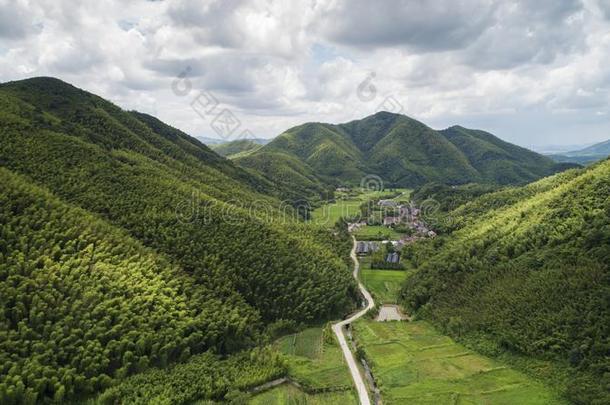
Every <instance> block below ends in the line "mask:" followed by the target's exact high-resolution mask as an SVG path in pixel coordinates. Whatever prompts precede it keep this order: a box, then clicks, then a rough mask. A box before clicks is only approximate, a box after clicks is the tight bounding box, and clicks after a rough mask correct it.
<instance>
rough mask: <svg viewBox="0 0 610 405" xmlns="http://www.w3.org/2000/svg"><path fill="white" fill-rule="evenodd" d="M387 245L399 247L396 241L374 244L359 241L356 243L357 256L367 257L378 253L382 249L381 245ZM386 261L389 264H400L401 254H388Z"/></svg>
mask: <svg viewBox="0 0 610 405" xmlns="http://www.w3.org/2000/svg"><path fill="white" fill-rule="evenodd" d="M385 243H391V244H392V245H394V246H397V242H395V241H384V242H373V241H359V242H358V243H356V254H357V255H358V256H367V255H370V254H373V253H375V252H378V251H379V250H380V249H381V245H382V244H385ZM385 261H386V262H387V263H395V264H398V263H400V253H398V252H392V253H388V254H386V256H385Z"/></svg>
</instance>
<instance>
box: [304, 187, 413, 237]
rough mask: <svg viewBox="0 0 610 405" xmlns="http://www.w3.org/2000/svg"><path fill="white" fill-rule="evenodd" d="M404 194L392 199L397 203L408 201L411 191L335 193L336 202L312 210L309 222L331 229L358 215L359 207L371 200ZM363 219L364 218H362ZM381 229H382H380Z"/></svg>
mask: <svg viewBox="0 0 610 405" xmlns="http://www.w3.org/2000/svg"><path fill="white" fill-rule="evenodd" d="M399 192H401V193H405V194H403V195H399V196H397V197H394V199H395V200H397V201H399V200H400V201H403V200H408V199H409V196H410V194H411V190H407V189H396V190H393V191H387V190H384V191H368V192H351V193H349V194H346V193H337V195H336V201H335V202H333V203H330V204H325V205H322V206H321V207H318V208H316V209H315V210H313V212H312V214H311V221H312V222H313V223H314V224H316V225H323V226H329V227H332V226H333V225H334V224H335V223H336V222H337V221H338V220H339V219H340V218H342V217H352V216H355V215H359V214H360V205H362V203H365V202H367V201H370V200H373V199H382V198H387V197H392V196H394V195H395V194H396V193H399ZM363 219H365V218H363ZM380 228H383V227H380Z"/></svg>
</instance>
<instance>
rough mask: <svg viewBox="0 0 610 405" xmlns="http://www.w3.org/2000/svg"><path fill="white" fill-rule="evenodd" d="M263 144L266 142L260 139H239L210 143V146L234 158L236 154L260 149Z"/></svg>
mask: <svg viewBox="0 0 610 405" xmlns="http://www.w3.org/2000/svg"><path fill="white" fill-rule="evenodd" d="M263 145H264V144H262V143H260V140H258V141H257V140H254V139H240V140H237V141H231V142H227V143H221V144H216V145H210V148H211V149H212V150H213V151H214V152H216V153H218V154H219V155H221V156H225V157H228V158H232V157H236V156H245V155H247V154H248V153H251V152H254V151H255V150H257V149H260V148H261V147H262V146H263Z"/></svg>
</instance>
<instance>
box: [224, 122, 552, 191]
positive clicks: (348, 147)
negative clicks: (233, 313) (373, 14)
mask: <svg viewBox="0 0 610 405" xmlns="http://www.w3.org/2000/svg"><path fill="white" fill-rule="evenodd" d="M278 153H279V154H284V155H285V156H289V157H290V158H292V159H296V160H298V161H300V162H301V165H302V166H303V167H304V168H305V172H306V173H302V174H303V175H307V174H308V173H314V174H315V175H316V176H317V177H318V178H319V179H320V181H321V182H322V183H325V184H339V183H352V184H358V183H359V182H360V179H361V178H363V177H364V176H366V175H370V174H374V175H378V176H380V177H381V178H382V179H383V180H384V182H385V183H386V185H387V186H402V187H415V186H419V185H422V184H425V183H428V182H439V183H446V184H466V183H473V182H479V183H494V184H501V185H506V184H524V183H528V182H531V181H534V180H537V179H539V178H541V177H544V176H548V175H550V174H553V173H555V172H557V171H560V170H563V169H564V166H562V165H557V164H556V163H555V162H554V161H553V160H551V159H550V158H548V157H544V156H542V155H540V154H537V153H535V152H532V151H529V150H527V149H524V148H521V147H518V146H515V145H512V144H510V143H508V142H504V141H502V140H500V139H499V138H497V137H495V136H493V135H492V134H489V133H487V132H484V131H478V130H471V129H466V128H462V127H459V126H456V127H451V128H448V129H446V130H443V131H435V130H433V129H432V128H430V127H428V126H426V125H424V124H423V123H421V122H419V121H416V120H414V119H411V118H409V117H406V116H404V115H398V114H392V113H388V112H380V113H377V114H375V115H372V116H370V117H367V118H364V119H362V120H357V121H352V122H349V123H346V124H340V125H333V124H323V123H307V124H303V125H300V126H297V127H294V128H291V129H289V130H287V131H286V132H284V133H283V134H281V135H279V136H278V137H277V138H275V139H274V140H273V141H271V142H270V143H269V144H267V145H265V146H264V147H262V148H260V149H258V150H256V151H254V152H252V153H251V154H250V155H249V156H248V159H236V162H237V163H238V164H240V165H242V166H244V167H251V168H252V167H254V168H255V167H256V162H260V161H263V160H269V159H271V158H272V156H274V154H276V155H277V154H278ZM276 169H278V170H280V171H282V168H281V167H278V168H276ZM284 174H285V173H278V172H274V171H267V172H265V173H263V175H264V176H266V177H267V178H268V179H270V180H273V179H275V178H276V177H281V176H283V175H284Z"/></svg>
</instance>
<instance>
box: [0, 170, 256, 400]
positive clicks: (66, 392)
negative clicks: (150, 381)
mask: <svg viewBox="0 0 610 405" xmlns="http://www.w3.org/2000/svg"><path fill="white" fill-rule="evenodd" d="M0 182H1V183H2V188H1V189H0V304H1V305H0V307H1V308H2V310H1V311H0V402H1V403H3V404H10V403H21V402H22V401H23V402H24V403H34V402H36V401H35V400H36V399H37V400H38V402H42V400H43V399H44V398H45V397H53V398H55V399H56V400H57V401H58V402H61V401H62V400H64V399H65V398H68V397H72V396H74V395H79V394H88V393H91V392H94V391H97V390H99V389H103V388H105V387H107V386H109V385H110V384H111V383H112V378H114V377H116V378H119V379H120V378H123V377H125V376H126V375H128V374H130V373H133V372H136V371H141V370H143V369H145V368H146V367H148V366H149V365H156V366H164V365H167V364H168V363H169V362H173V361H176V360H178V359H180V358H186V357H188V355H189V354H190V353H191V352H193V353H196V352H200V351H202V350H205V349H213V350H217V351H220V352H226V351H227V350H234V349H236V348H239V347H246V346H248V345H249V344H251V343H252V342H253V340H254V339H255V338H256V333H257V332H256V330H257V328H258V327H259V326H260V316H259V315H258V314H257V313H256V311H254V310H253V309H252V308H251V307H249V306H248V305H247V304H246V303H245V302H244V300H243V298H242V297H240V295H239V294H237V293H236V292H235V291H232V290H231V289H225V290H224V291H223V290H221V289H217V288H208V287H207V286H206V285H205V284H202V283H201V282H200V281H199V280H198V277H197V276H195V275H193V274H191V273H189V272H186V271H184V270H183V269H182V268H181V267H180V266H178V265H176V264H172V261H171V260H168V258H166V257H165V256H164V255H160V254H157V253H156V252H155V251H153V250H151V249H148V248H146V247H144V246H143V245H142V244H141V243H140V242H138V241H137V240H135V239H134V238H132V237H131V236H129V235H128V234H127V233H126V232H125V231H123V230H121V229H118V228H117V227H114V226H111V225H109V224H107V223H105V222H104V221H102V220H100V219H99V218H98V217H96V216H95V215H92V214H90V213H88V212H86V211H84V210H82V209H79V208H75V207H72V206H70V205H68V204H65V203H63V202H61V201H60V200H59V199H58V198H56V197H55V196H53V195H52V194H50V193H49V192H46V191H44V190H42V189H40V188H38V187H35V186H33V185H32V184H30V183H29V182H28V181H27V180H26V179H24V178H23V177H21V176H17V175H15V174H13V173H11V172H10V171H8V170H6V169H4V168H0ZM28 400H29V401H28ZM13 401H14V402H13Z"/></svg>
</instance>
